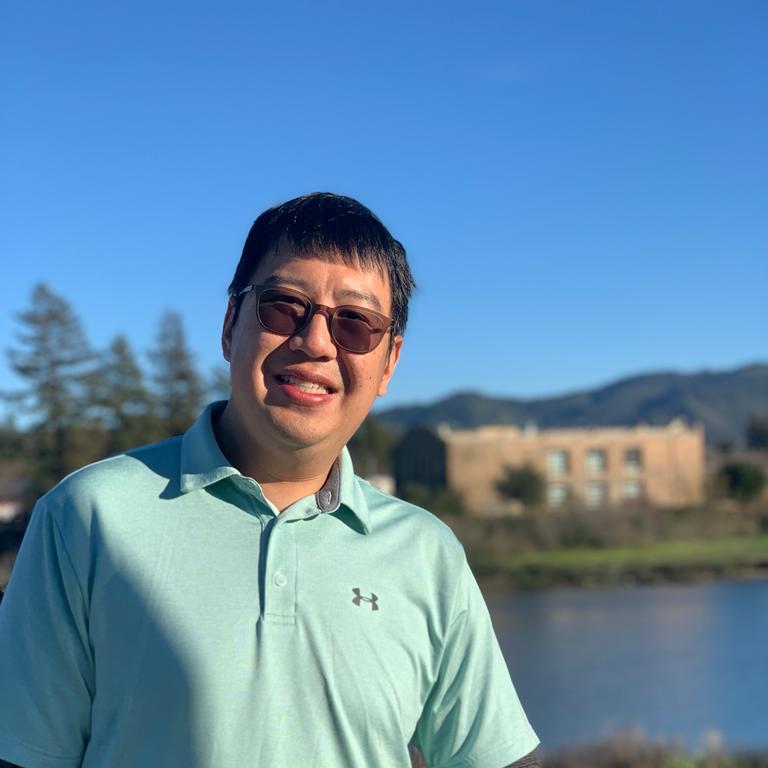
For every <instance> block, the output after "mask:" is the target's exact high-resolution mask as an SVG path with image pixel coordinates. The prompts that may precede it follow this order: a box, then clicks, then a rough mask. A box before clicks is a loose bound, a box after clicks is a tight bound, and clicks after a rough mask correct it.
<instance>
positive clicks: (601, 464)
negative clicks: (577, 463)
mask: <svg viewBox="0 0 768 768" xmlns="http://www.w3.org/2000/svg"><path fill="white" fill-rule="evenodd" d="M607 465H608V460H607V459H606V456H605V451H603V450H602V449H599V448H593V449H592V450H591V451H587V474H588V475H602V474H603V473H604V472H605V468H606V466H607Z"/></svg>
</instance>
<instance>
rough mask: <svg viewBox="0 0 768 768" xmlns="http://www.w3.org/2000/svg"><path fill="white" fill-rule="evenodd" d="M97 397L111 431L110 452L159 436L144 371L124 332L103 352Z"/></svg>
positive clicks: (104, 419)
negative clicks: (123, 334)
mask: <svg viewBox="0 0 768 768" xmlns="http://www.w3.org/2000/svg"><path fill="white" fill-rule="evenodd" d="M95 400H96V402H97V404H98V406H99V409H100V415H101V418H102V420H103V423H104V426H105V428H106V430H107V433H108V438H107V444H106V452H107V453H108V454H110V455H112V454H116V453H121V452H122V451H126V450H128V449H130V448H135V447H136V446H137V445H142V444H144V443H149V442H152V440H154V439H155V438H157V437H158V434H157V426H156V419H155V418H154V414H153V402H152V398H151V395H150V393H149V391H148V389H147V387H146V386H145V384H144V373H143V371H142V370H141V367H140V366H139V363H138V361H137V360H136V356H135V355H134V353H133V350H132V348H131V345H130V343H129V342H128V340H127V339H126V338H125V337H124V336H122V335H118V336H115V338H114V339H113V340H112V343H111V344H110V345H109V347H108V349H107V350H106V352H104V354H103V355H102V360H101V365H100V367H99V375H98V378H97V386H96V398H95Z"/></svg>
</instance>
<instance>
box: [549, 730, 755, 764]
mask: <svg viewBox="0 0 768 768" xmlns="http://www.w3.org/2000/svg"><path fill="white" fill-rule="evenodd" d="M541 762H542V765H543V766H544V768H584V767H585V766H589V768H768V754H766V753H764V752H763V753H760V752H756V751H740V752H738V751H737V752H731V753H726V752H724V751H722V750H719V749H717V748H716V745H715V748H714V749H712V750H710V751H709V752H708V753H706V754H692V753H688V752H683V751H681V750H679V749H676V748H674V747H673V746H670V745H666V744H663V743H654V742H650V741H645V740H637V739H633V738H629V739H628V738H624V737H619V738H616V739H614V740H613V741H611V742H608V743H605V744H598V745H595V746H588V747H582V748H578V749H571V750H564V751H562V752H556V753H553V754H546V753H545V754H544V755H543V757H542V761H541Z"/></svg>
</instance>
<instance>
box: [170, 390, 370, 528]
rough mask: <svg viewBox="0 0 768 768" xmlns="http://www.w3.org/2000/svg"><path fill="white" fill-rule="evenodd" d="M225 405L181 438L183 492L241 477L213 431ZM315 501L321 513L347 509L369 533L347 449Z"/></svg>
mask: <svg viewBox="0 0 768 768" xmlns="http://www.w3.org/2000/svg"><path fill="white" fill-rule="evenodd" d="M226 404H227V402H226V400H220V401H218V402H215V403H211V404H210V405H208V406H207V407H206V408H205V409H204V410H203V412H202V413H201V414H200V416H199V417H198V418H197V421H195V423H194V424H193V425H192V426H191V427H190V428H189V429H188V430H187V431H186V432H185V433H184V436H183V437H182V439H181V476H180V481H179V488H180V490H181V492H182V493H190V492H191V491H197V490H200V489H203V488H206V487H207V486H209V485H212V484H213V483H217V482H219V481H220V480H224V479H225V478H227V477H231V476H238V477H240V476H241V474H240V472H239V471H238V470H237V469H235V468H234V467H233V466H232V465H231V464H230V463H229V461H228V460H227V458H226V456H224V454H223V453H222V452H221V448H219V444H218V443H217V442H216V436H215V435H214V432H213V420H214V419H215V418H217V417H218V416H219V414H220V413H221V411H223V410H224V406H225V405H226ZM259 491H261V489H260V488H259ZM315 501H316V504H317V507H318V510H319V512H321V513H333V512H337V511H339V509H340V508H341V507H346V508H347V509H348V510H349V511H350V512H352V514H353V515H354V516H355V517H356V518H357V520H358V521H359V523H360V526H361V527H362V530H363V532H364V533H369V532H370V512H369V509H368V504H367V502H366V500H365V495H364V493H363V491H362V489H361V488H360V484H359V483H358V481H357V478H356V477H355V470H354V467H353V466H352V458H351V456H350V455H349V451H348V450H347V449H346V447H344V448H342V450H341V454H340V455H339V458H338V459H336V461H335V462H334V464H333V467H331V471H330V472H329V474H328V479H327V480H326V482H325V485H323V487H322V488H321V489H320V490H319V491H318V492H317V493H316V494H315ZM342 517H343V516H342Z"/></svg>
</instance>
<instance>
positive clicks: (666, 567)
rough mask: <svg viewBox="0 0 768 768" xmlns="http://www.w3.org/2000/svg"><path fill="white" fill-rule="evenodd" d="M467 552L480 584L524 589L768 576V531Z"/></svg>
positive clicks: (725, 579) (680, 582) (766, 577)
mask: <svg viewBox="0 0 768 768" xmlns="http://www.w3.org/2000/svg"><path fill="white" fill-rule="evenodd" d="M467 556H468V559H469V562H470V565H471V566H472V569H473V571H474V573H475V576H476V577H477V579H478V581H479V582H480V583H481V585H483V586H492V587H507V588H513V589H521V590H526V589H545V588H557V587H594V586H619V585H643V584H691V583H702V582H710V581H748V580H763V579H768V535H762V536H757V537H739V538H726V539H712V540H689V541H667V542H658V543H655V544H648V545H642V546H634V547H626V546H625V547H605V548H578V549H576V548H574V549H570V548H568V549H553V550H539V551H531V552H518V553H506V554H499V553H492V552H487V551H482V550H480V549H477V548H475V549H470V550H469V551H468V552H467Z"/></svg>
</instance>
